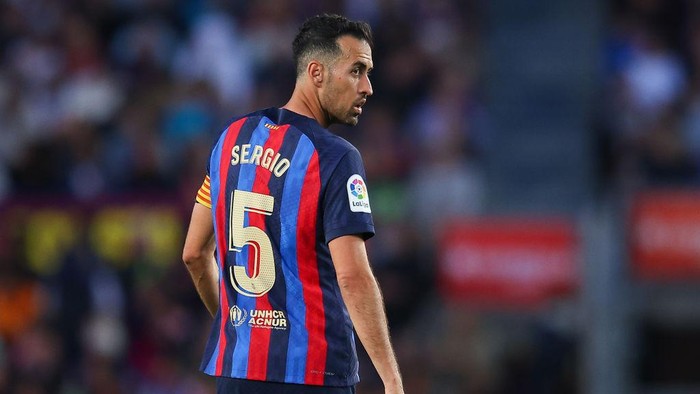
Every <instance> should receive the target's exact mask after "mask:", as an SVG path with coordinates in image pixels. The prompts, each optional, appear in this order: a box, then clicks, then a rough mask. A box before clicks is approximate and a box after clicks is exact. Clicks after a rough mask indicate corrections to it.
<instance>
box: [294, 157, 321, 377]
mask: <svg viewBox="0 0 700 394" xmlns="http://www.w3.org/2000/svg"><path fill="white" fill-rule="evenodd" d="M320 190H321V179H320V172H319V166H318V153H317V152H314V153H313V155H312V156H311V160H310V162H309V168H308V169H307V171H306V177H305V179H304V186H303V187H302V191H301V202H300V206H299V219H298V224H297V261H298V263H297V264H298V267H299V277H300V279H301V283H302V288H303V293H304V300H306V329H307V331H308V333H309V348H308V351H307V361H306V377H305V383H306V384H314V385H320V384H323V378H324V376H325V374H324V372H325V371H326V350H327V348H328V343H327V342H326V319H325V316H326V315H325V312H324V307H323V292H322V290H321V286H320V281H319V274H318V265H317V264H318V262H317V259H316V231H314V229H315V228H316V216H317V214H318V197H319V193H320Z"/></svg>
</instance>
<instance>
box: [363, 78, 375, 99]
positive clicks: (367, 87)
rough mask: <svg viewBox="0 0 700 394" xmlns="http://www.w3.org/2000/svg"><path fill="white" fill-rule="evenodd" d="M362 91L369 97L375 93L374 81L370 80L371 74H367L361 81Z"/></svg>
mask: <svg viewBox="0 0 700 394" xmlns="http://www.w3.org/2000/svg"><path fill="white" fill-rule="evenodd" d="M360 93H361V94H363V95H364V96H367V97H369V96H371V95H372V94H373V93H374V91H373V90H372V82H371V81H370V80H369V75H367V74H365V75H364V77H363V78H362V79H361V81H360Z"/></svg>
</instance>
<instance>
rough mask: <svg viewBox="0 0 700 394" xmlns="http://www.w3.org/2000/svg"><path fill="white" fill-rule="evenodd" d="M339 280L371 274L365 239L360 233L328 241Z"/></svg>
mask: <svg viewBox="0 0 700 394" xmlns="http://www.w3.org/2000/svg"><path fill="white" fill-rule="evenodd" d="M328 248H329V249H330V252H331V259H332V260H333V265H334V267H335V271H336V275H337V277H338V281H339V282H341V283H342V282H343V281H344V280H348V279H356V278H362V277H363V276H365V275H371V274H372V271H371V268H370V265H369V259H368V257H367V249H366V248H365V241H364V240H363V239H362V238H361V237H360V236H358V235H344V236H340V237H337V238H334V239H333V240H332V241H330V242H329V243H328Z"/></svg>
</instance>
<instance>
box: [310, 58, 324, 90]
mask: <svg viewBox="0 0 700 394" xmlns="http://www.w3.org/2000/svg"><path fill="white" fill-rule="evenodd" d="M307 72H308V73H309V78H310V79H311V82H313V84H314V85H315V86H316V87H321V84H322V83H323V64H321V63H319V62H315V61H314V62H311V63H309V67H308V68H307Z"/></svg>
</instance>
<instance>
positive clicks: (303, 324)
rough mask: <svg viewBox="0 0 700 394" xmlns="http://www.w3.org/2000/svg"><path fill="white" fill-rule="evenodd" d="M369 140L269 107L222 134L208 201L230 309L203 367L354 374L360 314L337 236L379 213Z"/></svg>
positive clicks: (234, 372)
mask: <svg viewBox="0 0 700 394" xmlns="http://www.w3.org/2000/svg"><path fill="white" fill-rule="evenodd" d="M364 177H365V173H364V166H363V164H362V159H361V157H360V154H359V152H358V151H357V149H355V148H354V147H353V146H352V145H351V144H350V143H348V142H347V141H345V140H344V139H342V138H340V137H338V136H336V135H334V134H332V133H330V132H329V131H328V130H326V129H324V128H322V127H321V126H320V125H319V124H318V123H317V122H316V121H315V120H313V119H310V118H307V117H304V116H301V115H298V114H295V113H293V112H291V111H287V110H285V109H278V108H270V109H266V110H262V111H258V112H255V113H252V114H249V115H246V116H243V117H241V118H239V119H237V120H234V121H233V122H232V123H231V124H230V125H229V126H228V127H227V128H226V129H225V130H224V132H223V133H222V134H221V136H220V138H219V140H218V142H217V143H216V145H215V146H214V149H213V151H212V155H211V158H210V161H209V166H208V174H207V178H206V179H205V182H204V184H203V185H202V188H201V189H200V191H199V193H198V195H197V201H198V202H200V203H202V204H204V205H205V206H208V207H210V208H211V209H212V215H213V219H214V233H215V238H216V260H217V263H218V266H219V269H220V272H219V273H220V280H219V293H220V295H219V301H220V302H219V304H220V307H219V312H218V314H217V316H216V318H215V323H214V326H213V328H212V331H211V335H210V338H209V341H208V343H207V347H206V351H205V354H204V358H203V360H202V365H201V368H202V370H203V371H204V372H205V373H207V374H209V375H214V376H227V377H233V378H242V379H251V380H265V381H274V382H286V383H300V384H311V385H326V386H349V385H354V384H356V383H357V382H358V381H359V375H358V360H357V354H356V350H355V339H354V334H353V327H352V322H351V321H350V317H349V315H348V312H347V310H346V308H345V304H344V302H343V300H342V298H341V295H340V289H339V287H338V282H337V279H336V273H335V269H334V266H333V263H332V261H331V257H330V252H329V249H328V242H329V241H331V240H332V239H334V238H336V237H339V236H342V235H348V234H357V235H360V236H362V237H364V238H365V239H366V238H369V237H371V236H372V235H373V234H374V224H373V222H372V215H371V210H370V205H369V196H368V194H367V187H366V185H365V182H364Z"/></svg>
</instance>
